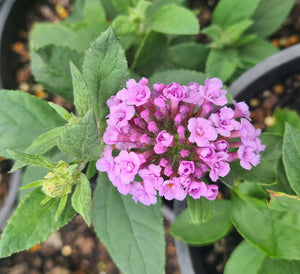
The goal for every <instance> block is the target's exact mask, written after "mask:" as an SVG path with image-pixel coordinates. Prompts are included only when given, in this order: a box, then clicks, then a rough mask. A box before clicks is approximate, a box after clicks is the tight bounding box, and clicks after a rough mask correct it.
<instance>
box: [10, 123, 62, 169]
mask: <svg viewBox="0 0 300 274" xmlns="http://www.w3.org/2000/svg"><path fill="white" fill-rule="evenodd" d="M63 129H64V127H56V128H53V129H51V130H49V131H47V132H45V133H43V134H42V135H40V136H39V137H38V138H37V139H35V140H34V141H33V142H32V144H31V145H30V146H29V147H28V148H27V149H26V150H25V152H26V153H29V154H32V155H43V154H45V153H46V152H48V151H49V150H50V149H52V148H53V147H54V146H56V145H57V137H58V135H59V134H60V133H61V132H62V130H63ZM24 166H25V164H24V163H22V162H20V161H18V160H17V161H16V162H15V163H14V165H13V167H12V169H11V170H10V172H14V171H16V170H17V169H20V168H22V167H24Z"/></svg>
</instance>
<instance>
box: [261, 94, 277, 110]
mask: <svg viewBox="0 0 300 274" xmlns="http://www.w3.org/2000/svg"><path fill="white" fill-rule="evenodd" d="M277 102H278V97H277V95H275V94H272V95H271V96H270V97H268V98H267V99H266V100H265V101H264V103H263V106H264V108H265V109H266V110H267V111H271V110H272V109H274V107H275V106H276V104H277Z"/></svg>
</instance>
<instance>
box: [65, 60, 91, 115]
mask: <svg viewBox="0 0 300 274" xmlns="http://www.w3.org/2000/svg"><path fill="white" fill-rule="evenodd" d="M70 69H71V75H72V83H73V96H74V105H75V108H76V111H77V114H78V116H79V117H83V116H84V114H86V113H87V112H88V110H89V109H90V106H91V103H90V100H89V99H90V98H89V90H88V87H87V84H86V82H85V80H84V78H83V76H82V74H81V72H80V71H79V70H78V68H77V67H76V66H75V65H74V64H73V63H72V62H70Z"/></svg>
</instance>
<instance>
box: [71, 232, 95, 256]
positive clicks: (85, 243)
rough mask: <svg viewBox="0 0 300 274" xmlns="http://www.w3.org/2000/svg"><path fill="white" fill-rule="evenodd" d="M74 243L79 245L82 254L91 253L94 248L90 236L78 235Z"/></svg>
mask: <svg viewBox="0 0 300 274" xmlns="http://www.w3.org/2000/svg"><path fill="white" fill-rule="evenodd" d="M75 244H76V246H78V247H79V249H80V252H81V253H82V254H84V255H88V254H90V253H92V251H93V249H94V248H95V242H94V240H93V239H92V238H90V237H83V236H78V238H77V239H76V242H75Z"/></svg>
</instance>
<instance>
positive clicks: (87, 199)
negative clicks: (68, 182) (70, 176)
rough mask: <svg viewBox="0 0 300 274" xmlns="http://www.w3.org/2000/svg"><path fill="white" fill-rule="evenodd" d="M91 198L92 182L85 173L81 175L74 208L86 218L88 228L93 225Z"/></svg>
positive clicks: (74, 198)
mask: <svg viewBox="0 0 300 274" xmlns="http://www.w3.org/2000/svg"><path fill="white" fill-rule="evenodd" d="M91 197H92V196H91V187H90V182H89V180H88V178H87V177H86V176H85V175H84V174H83V173H80V180H79V181H78V182H77V184H76V189H75V191H74V193H73V196H72V206H73V208H74V209H75V210H76V211H77V212H78V213H79V214H80V215H81V216H82V217H83V218H84V220H85V221H86V223H87V224H88V226H90V225H91V212H92V207H91Z"/></svg>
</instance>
